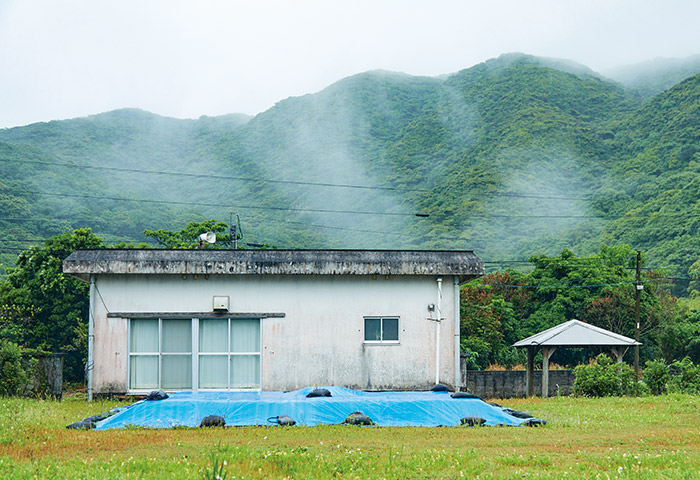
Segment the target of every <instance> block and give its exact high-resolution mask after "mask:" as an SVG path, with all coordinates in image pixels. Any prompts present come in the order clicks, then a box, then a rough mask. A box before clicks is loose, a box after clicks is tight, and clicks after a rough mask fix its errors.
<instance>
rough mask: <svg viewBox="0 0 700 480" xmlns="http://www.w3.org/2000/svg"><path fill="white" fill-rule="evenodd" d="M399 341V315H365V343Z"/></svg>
mask: <svg viewBox="0 0 700 480" xmlns="http://www.w3.org/2000/svg"><path fill="white" fill-rule="evenodd" d="M398 342H399V318H398V317H365V343H398Z"/></svg>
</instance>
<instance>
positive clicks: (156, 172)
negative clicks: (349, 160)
mask: <svg viewBox="0 0 700 480" xmlns="http://www.w3.org/2000/svg"><path fill="white" fill-rule="evenodd" d="M0 161H2V162H12V163H22V164H36V165H45V166H58V167H68V168H78V169H84V168H91V169H96V170H107V171H114V172H123V173H138V174H152V175H170V176H176V177H189V178H206V179H212V180H237V181H243V182H255V183H274V184H282V185H299V186H313V187H329V188H349V189H362V190H383V191H397V192H414V193H432V192H434V191H435V189H429V188H406V187H387V186H377V185H356V184H343V183H328V182H308V181H300V180H276V179H269V178H259V177H242V176H232V175H212V174H206V173H188V172H172V171H170V172H169V171H163V170H147V169H138V168H123V167H107V166H102V165H85V164H76V163H68V162H47V161H39V160H26V159H23V160H18V159H9V158H0ZM481 196H489V197H507V198H532V199H539V200H579V201H587V200H590V197H587V196H579V197H577V196H570V195H537V194H530V193H516V192H488V193H484V194H481Z"/></svg>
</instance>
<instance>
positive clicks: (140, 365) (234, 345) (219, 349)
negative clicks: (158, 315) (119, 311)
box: [129, 318, 261, 391]
mask: <svg viewBox="0 0 700 480" xmlns="http://www.w3.org/2000/svg"><path fill="white" fill-rule="evenodd" d="M260 350H261V348H260V319H259V318H202V319H200V318H192V319H152V318H144V319H131V321H130V325H129V389H130V390H132V391H133V390H148V389H157V388H160V389H163V390H197V389H202V390H206V389H210V390H241V389H259V388H260Z"/></svg>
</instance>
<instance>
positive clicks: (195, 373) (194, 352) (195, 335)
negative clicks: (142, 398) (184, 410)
mask: <svg viewBox="0 0 700 480" xmlns="http://www.w3.org/2000/svg"><path fill="white" fill-rule="evenodd" d="M153 318H154V317H142V316H134V317H128V318H126V320H127V334H126V342H127V352H128V361H127V362H126V378H127V393H129V394H134V395H138V394H142V393H148V392H149V391H151V390H152V389H151V388H149V389H139V388H132V387H131V373H132V372H131V358H132V357H137V356H149V357H156V358H157V359H158V382H157V383H158V386H157V387H155V388H157V389H162V385H163V362H162V359H163V357H164V356H187V355H189V356H190V357H191V359H192V376H191V378H192V385H191V388H185V389H169V390H168V391H173V392H189V391H192V392H197V391H200V390H203V391H207V392H217V391H228V392H236V391H248V392H249V391H260V390H262V342H263V338H262V320H263V318H262V317H253V316H246V317H239V316H226V317H223V318H222V317H210V316H206V317H191V318H189V320H190V325H191V328H192V335H191V343H192V346H191V349H190V350H191V351H190V352H189V353H187V352H163V321H164V320H165V321H167V320H185V319H187V317H183V316H182V315H177V314H173V316H172V317H170V316H163V317H157V319H158V351H157V352H132V351H131V334H132V327H131V322H132V321H134V320H150V319H153ZM223 319H226V320H227V338H226V350H227V351H226V352H204V353H202V352H200V351H199V323H200V321H201V320H223ZM240 319H246V320H257V322H258V344H257V351H250V352H232V351H231V332H232V325H231V322H233V321H235V320H240ZM207 355H218V356H224V355H225V356H226V388H223V389H221V388H201V387H200V386H199V359H200V356H207ZM233 356H257V357H258V360H259V361H258V384H257V386H256V387H253V388H231V358H232V357H233Z"/></svg>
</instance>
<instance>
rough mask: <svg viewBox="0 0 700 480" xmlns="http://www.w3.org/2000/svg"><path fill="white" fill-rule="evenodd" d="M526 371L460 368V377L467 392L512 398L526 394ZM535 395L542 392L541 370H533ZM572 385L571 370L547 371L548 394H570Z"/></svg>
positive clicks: (485, 396) (486, 396) (482, 396)
mask: <svg viewBox="0 0 700 480" xmlns="http://www.w3.org/2000/svg"><path fill="white" fill-rule="evenodd" d="M526 376H527V372H525V371H524V370H503V371H492V370H489V371H483V370H462V379H463V382H464V385H466V388H467V390H468V391H469V392H471V393H474V394H475V395H478V396H480V397H481V398H513V397H525V396H527V387H526V382H527V378H526ZM534 377H535V378H534V383H535V395H537V396H539V395H541V394H542V371H541V370H536V371H535V372H534ZM573 386H574V373H573V371H572V370H550V371H549V396H550V397H553V396H556V395H557V394H559V395H570V394H571V389H572V388H573Z"/></svg>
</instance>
